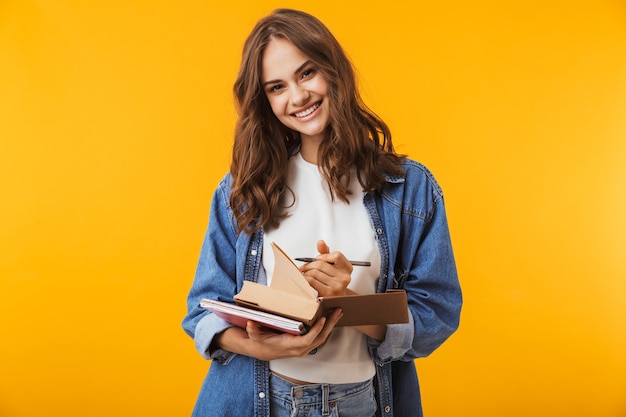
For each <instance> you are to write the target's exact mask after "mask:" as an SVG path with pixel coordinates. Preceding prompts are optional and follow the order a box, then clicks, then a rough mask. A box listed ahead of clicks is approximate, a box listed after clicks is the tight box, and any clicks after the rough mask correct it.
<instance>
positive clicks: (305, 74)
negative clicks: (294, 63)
mask: <svg viewBox="0 0 626 417" xmlns="http://www.w3.org/2000/svg"><path fill="white" fill-rule="evenodd" d="M313 74H315V69H313V68H309V69H306V70H304V71H303V72H302V78H309V77H312V76H313Z"/></svg>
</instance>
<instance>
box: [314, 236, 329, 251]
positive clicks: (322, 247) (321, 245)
mask: <svg viewBox="0 0 626 417" xmlns="http://www.w3.org/2000/svg"><path fill="white" fill-rule="evenodd" d="M317 251H318V252H319V253H322V254H323V253H329V252H330V248H329V247H328V245H327V244H326V242H325V241H323V240H321V239H320V240H318V241H317Z"/></svg>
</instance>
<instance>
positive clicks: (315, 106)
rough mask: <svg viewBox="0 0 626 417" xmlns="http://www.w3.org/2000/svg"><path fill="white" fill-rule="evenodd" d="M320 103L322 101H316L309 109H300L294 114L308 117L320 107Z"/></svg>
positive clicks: (299, 116)
mask: <svg viewBox="0 0 626 417" xmlns="http://www.w3.org/2000/svg"><path fill="white" fill-rule="evenodd" d="M320 105H321V102H318V103H315V104H314V105H312V106H311V107H309V108H308V109H306V110H302V111H299V112H297V113H294V114H293V115H294V116H296V117H298V118H302V117H306V116H308V115H309V114H311V113H313V112H314V111H315V110H317V109H319V107H320Z"/></svg>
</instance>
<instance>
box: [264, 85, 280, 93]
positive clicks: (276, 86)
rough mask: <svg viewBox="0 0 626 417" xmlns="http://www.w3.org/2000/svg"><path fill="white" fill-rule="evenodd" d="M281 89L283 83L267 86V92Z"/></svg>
mask: <svg viewBox="0 0 626 417" xmlns="http://www.w3.org/2000/svg"><path fill="white" fill-rule="evenodd" d="M282 89H283V85H282V84H274V85H273V86H271V87H269V88H268V89H267V92H268V93H277V92H279V91H280V90H282Z"/></svg>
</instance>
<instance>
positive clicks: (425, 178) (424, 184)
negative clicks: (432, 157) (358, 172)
mask: <svg viewBox="0 0 626 417" xmlns="http://www.w3.org/2000/svg"><path fill="white" fill-rule="evenodd" d="M400 167H401V168H402V170H403V171H404V177H402V178H400V177H393V176H388V177H387V181H388V182H389V183H390V184H392V183H403V186H404V188H405V190H418V191H421V193H427V194H429V195H431V196H432V197H433V199H434V200H439V199H441V198H443V190H442V188H441V186H440V185H439V183H438V182H437V179H436V178H435V176H434V175H433V173H432V172H431V171H430V169H428V168H427V167H426V166H425V165H424V164H422V163H421V162H418V161H415V160H413V159H410V158H403V159H402V162H401V164H400Z"/></svg>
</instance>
